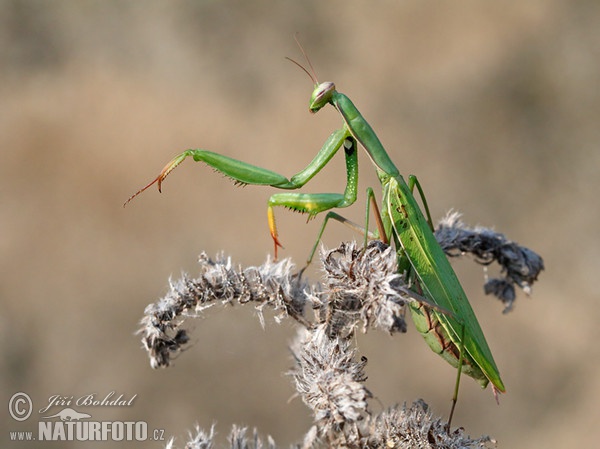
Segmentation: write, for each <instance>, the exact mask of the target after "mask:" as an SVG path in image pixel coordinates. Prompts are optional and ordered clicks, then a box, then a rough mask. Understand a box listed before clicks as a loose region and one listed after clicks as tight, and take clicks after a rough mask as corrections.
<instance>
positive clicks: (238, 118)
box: [0, 0, 600, 448]
mask: <svg viewBox="0 0 600 449" xmlns="http://www.w3.org/2000/svg"><path fill="white" fill-rule="evenodd" d="M295 32H299V33H300V39H301V41H302V43H303V45H304V46H305V48H306V50H307V51H308V53H309V54H310V56H311V58H312V62H313V64H314V66H315V69H316V70H317V73H318V75H319V77H320V79H321V80H332V81H335V82H336V84H337V86H338V89H339V90H340V91H342V92H344V93H346V94H348V95H349V96H350V98H352V99H353V100H354V101H355V103H356V104H357V106H358V107H359V109H360V110H361V111H362V113H363V114H364V115H365V116H366V117H367V119H368V120H369V121H370V122H371V124H372V125H373V127H374V128H375V130H376V132H377V133H378V135H379V136H380V138H381V140H382V141H383V143H384V145H386V147H387V149H388V151H389V153H390V154H391V156H392V158H393V160H395V161H396V163H397V165H398V166H399V168H400V170H401V171H402V172H403V173H404V174H406V175H408V174H409V173H414V174H417V175H418V176H419V178H420V180H421V183H422V184H423V186H424V187H425V189H426V192H427V195H428V200H429V203H430V205H431V207H432V212H433V214H434V216H435V217H437V218H439V217H441V216H442V215H443V214H444V213H445V212H446V211H447V210H448V209H450V208H454V209H457V210H459V211H462V212H463V213H464V219H465V221H467V222H468V223H471V224H482V225H486V226H493V227H495V229H497V230H499V231H502V232H504V233H505V234H506V235H507V236H508V237H509V238H511V239H514V240H516V241H518V242H520V243H522V244H525V245H527V246H529V247H531V248H532V249H534V250H536V251H538V252H539V253H540V254H541V255H542V256H543V257H544V259H545V262H546V271H545V272H543V273H542V276H541V280H540V282H539V284H538V285H536V286H535V288H534V294H533V296H532V298H526V297H524V296H522V295H521V296H520V297H519V299H518V301H517V305H516V309H515V311H514V312H513V313H511V314H509V315H507V316H503V315H502V314H501V310H502V306H501V304H500V303H498V302H496V301H493V300H490V299H489V298H487V297H485V296H484V295H483V293H482V288H481V286H482V282H483V280H482V279H483V272H482V269H481V268H480V267H478V266H476V265H474V264H472V263H470V262H460V263H459V264H458V265H457V270H458V271H459V273H460V275H461V279H464V284H465V287H466V289H467V291H468V292H469V295H470V298H471V301H472V302H473V304H474V307H475V309H476V311H477V314H478V316H479V319H480V321H481V324H482V327H483V329H484V330H485V332H486V335H487V338H488V341H489V343H490V346H491V347H492V350H493V352H494V354H495V358H496V361H497V363H498V365H499V367H500V369H501V372H502V375H503V379H504V381H505V383H506V384H507V388H508V393H507V394H506V395H503V397H502V398H501V404H500V406H496V404H495V402H494V400H493V397H492V395H491V393H490V392H489V391H483V392H482V391H481V390H480V388H479V387H478V385H477V384H476V383H475V382H472V381H471V380H470V379H466V378H465V380H464V382H463V384H462V391H461V398H460V402H459V405H458V409H457V415H456V417H455V424H456V425H460V426H463V427H465V428H466V430H467V431H468V432H469V433H470V434H472V435H474V436H477V435H481V434H488V435H491V436H493V437H494V438H496V439H497V440H498V443H499V445H498V446H499V447H506V448H508V447H520V448H534V447H535V448H538V447H566V446H567V444H568V445H569V447H583V446H588V447H589V446H590V445H592V442H595V441H596V440H597V438H596V437H595V432H594V431H593V429H594V427H592V426H595V425H596V421H597V417H598V403H599V402H600V376H599V375H598V367H599V362H600V361H599V358H598V357H599V350H598V345H597V344H596V342H594V340H593V339H594V338H595V337H596V336H597V334H598V332H597V330H596V329H597V325H598V319H599V318H600V309H599V306H598V299H599V295H598V293H597V288H594V287H593V283H592V280H593V279H594V277H595V276H597V275H598V274H597V271H598V268H599V264H598V246H599V245H598V243H599V237H598V235H599V234H598V231H597V230H598V220H599V218H600V213H599V209H598V193H599V190H598V187H599V177H598V168H599V162H600V157H599V156H600V152H599V151H598V144H599V142H600V126H599V123H600V88H599V87H598V83H599V79H600V3H598V2H596V1H591V0H590V1H579V2H572V1H545V0H544V1H542V0H539V1H530V2H512V1H509V2H496V3H492V2H475V1H466V2H434V1H403V2H396V1H382V2H341V1H328V2H319V1H303V2H293V1H285V2H269V1H253V2H247V1H222V2H218V1H169V2H158V1H145V2H119V1H80V2H67V1H55V2H43V1H34V0H28V1H23V0H22V1H19V0H13V1H9V0H3V1H0V151H1V156H2V157H1V162H0V183H1V184H0V185H1V188H0V207H1V208H0V257H1V258H0V261H1V264H2V265H1V272H0V273H1V276H2V277H1V281H0V307H1V310H2V312H1V315H0V338H1V342H2V344H1V345H0V350H1V354H0V382H1V387H2V396H1V397H0V399H1V400H2V404H3V405H2V410H3V411H2V416H5V415H4V414H5V413H6V404H7V401H8V398H9V397H10V396H11V395H12V394H13V393H15V392H18V391H24V392H27V393H29V394H30V395H31V396H32V399H33V400H34V402H35V406H36V409H39V408H41V407H42V406H44V405H45V404H46V402H47V400H48V397H50V396H52V395H55V394H59V395H64V396H74V397H78V396H81V395H84V394H90V393H95V394H97V395H98V396H100V397H102V396H104V395H106V394H107V393H109V392H110V391H113V390H114V391H116V392H117V394H121V393H123V394H124V395H125V396H126V397H131V396H132V395H134V394H137V398H136V399H135V402H134V405H133V406H132V407H129V408H108V409H106V408H105V409H84V408H77V407H75V408H76V409H79V410H80V411H84V412H89V413H91V414H92V416H93V417H94V418H95V419H98V420H111V421H112V420H135V421H142V420H143V421H147V422H148V424H149V427H150V428H162V429H165V434H166V435H167V436H170V435H174V436H177V437H178V442H179V444H180V445H181V444H183V438H185V436H186V435H187V431H188V430H190V429H192V428H193V426H194V425H195V424H196V423H198V424H199V425H200V426H202V427H204V428H208V427H210V425H211V424H212V423H213V422H216V423H217V430H218V432H219V438H220V441H224V438H225V436H226V435H227V434H228V432H229V429H230V426H231V424H232V423H239V424H246V425H249V426H257V427H258V428H259V430H260V432H261V433H262V434H263V435H264V434H271V435H272V436H273V437H274V438H275V439H276V441H277V443H278V444H280V445H283V446H286V445H288V444H289V443H293V442H297V441H298V440H299V439H300V438H301V437H302V435H303V434H304V432H305V431H306V430H307V429H308V427H309V426H310V423H311V416H310V415H309V413H308V410H307V409H306V408H305V407H304V405H303V404H302V403H301V401H300V400H299V399H294V400H292V401H291V402H288V400H289V399H290V397H291V396H292V394H293V391H294V390H293V388H292V385H291V380H290V379H289V378H288V377H286V376H285V375H284V372H285V371H286V370H287V369H288V368H289V367H290V366H291V363H292V362H291V358H290V355H289V351H288V343H289V341H290V339H291V338H292V337H293V335H294V332H295V331H294V326H293V325H292V323H284V324H283V325H277V324H275V323H274V322H273V320H268V324H267V328H266V330H264V331H263V330H262V329H261V328H260V324H259V322H258V320H257V319H256V317H255V312H254V310H252V308H251V307H245V308H243V307H238V308H234V309H231V308H227V309H223V308H214V309H211V310H209V311H207V313H206V314H205V315H204V317H203V318H201V319H197V320H195V321H190V322H189V324H188V327H191V328H192V329H193V331H192V337H193V339H194V342H193V345H192V346H191V347H190V349H189V350H188V351H187V352H185V353H183V354H182V355H181V356H180V357H179V358H178V359H177V360H176V361H175V364H174V366H172V367H171V368H169V369H167V370H162V371H153V370H151V368H150V367H149V364H148V360H147V357H146V354H145V352H144V351H143V350H142V349H141V347H140V346H141V345H140V341H139V336H137V335H134V332H135V331H136V330H137V327H138V320H139V319H140V318H141V317H142V313H143V310H144V307H145V306H146V305H147V304H148V303H150V302H153V301H155V300H156V299H158V298H159V297H160V296H161V295H162V294H164V293H165V291H166V290H167V285H168V278H169V276H173V277H178V276H179V275H180V273H181V272H182V271H187V272H190V273H191V274H195V273H196V266H195V265H196V262H195V261H196V257H197V255H198V254H199V253H200V252H201V251H203V250H204V251H207V252H208V253H209V254H211V255H214V254H215V253H217V252H218V251H220V250H224V251H226V253H227V254H229V255H231V256H232V257H233V258H234V260H235V261H237V262H240V263H243V264H260V263H262V262H263V261H264V259H265V257H266V256H267V254H269V253H270V252H271V240H270V237H269V233H268V229H267V223H266V201H267V198H268V196H269V195H270V194H271V193H273V192H274V190H273V189H269V188H261V187H251V186H248V187H245V188H236V187H234V186H233V185H232V184H231V183H230V182H229V181H228V180H227V179H225V178H223V177H222V176H220V175H218V174H215V173H213V172H212V170H210V169H208V168H207V167H205V166H202V165H200V164H194V163H192V162H191V161H186V162H185V163H184V164H183V165H182V166H181V167H180V168H179V169H178V171H177V172H176V173H174V174H173V175H171V176H170V177H169V179H168V180H167V182H166V183H165V185H164V193H163V194H162V195H159V194H158V193H157V192H156V191H155V190H152V191H149V192H147V193H145V194H144V195H143V196H141V197H139V198H138V199H136V200H135V202H133V203H132V204H130V205H129V206H128V207H127V208H126V209H123V208H122V207H121V205H122V203H123V201H124V200H125V199H127V197H128V196H129V195H130V194H131V193H133V192H134V191H136V190H137V189H138V188H139V187H141V186H142V185H144V184H145V183H146V182H147V181H149V180H150V179H152V178H153V177H154V176H156V174H157V173H158V171H159V170H160V169H161V168H162V167H163V165H164V164H165V163H166V162H167V161H168V160H169V159H170V158H171V157H173V156H174V155H175V154H177V153H178V152H180V151H181V150H183V149H186V148H190V147H203V148H207V149H211V150H214V151H218V152H222V153H225V154H227V155H230V156H233V157H238V158H240V159H243V160H246V161H249V162H252V163H254V164H256V165H260V166H264V167H267V168H271V169H274V170H276V171H279V172H281V173H283V174H285V175H288V176H290V175H292V174H294V173H296V172H297V171H298V170H300V169H301V168H303V167H304V166H305V165H306V164H307V163H308V162H309V161H310V160H311V158H312V157H313V155H314V154H315V153H316V152H317V150H318V149H319V148H320V146H321V145H322V143H323V142H324V140H325V139H326V137H327V136H328V135H329V133H330V132H331V131H332V130H333V129H335V128H336V127H339V126H340V125H341V121H340V119H339V117H338V116H337V114H336V113H335V111H334V110H333V109H332V108H327V109H325V110H323V111H321V112H320V113H319V114H317V115H316V116H311V115H310V114H309V113H308V110H307V105H308V99H309V96H310V93H311V90H312V85H311V84H310V82H309V80H308V78H307V77H306V76H305V75H304V74H303V73H302V72H301V71H300V70H298V69H297V68H296V67H295V66H293V65H292V64H290V63H289V62H287V61H285V60H284V56H291V57H294V58H297V59H300V57H301V56H300V53H299V50H298V49H297V47H296V45H295V43H294V39H293V35H294V33H295ZM342 159H343V158H341V157H338V158H336V160H334V161H333V163H332V164H331V166H330V167H328V168H327V169H326V170H325V171H324V172H323V173H322V175H321V176H318V177H316V178H315V179H314V180H313V182H311V183H310V184H309V185H308V186H307V188H306V189H305V191H311V192H320V191H342V190H343V185H344V170H343V161H342ZM361 164H362V165H361V166H362V174H361V186H360V190H361V196H360V197H359V201H358V202H357V205H355V206H354V207H353V208H351V209H350V210H347V211H344V213H345V215H346V216H348V217H349V218H351V219H354V220H357V221H360V220H362V216H363V210H364V208H363V205H364V189H365V188H366V187H367V186H369V185H373V186H375V187H376V178H375V176H374V174H373V170H372V168H371V166H370V163H369V161H368V159H367V158H366V157H364V154H361ZM277 212H278V223H279V226H280V233H281V240H282V242H283V243H284V245H285V251H283V252H282V255H283V256H289V257H293V258H294V260H296V261H297V262H298V263H299V264H300V263H301V261H302V260H304V258H305V257H306V254H307V252H308V249H309V247H310V245H311V244H312V242H313V239H314V238H315V235H316V231H317V227H318V226H319V224H320V220H319V219H317V220H315V221H313V222H311V223H309V224H308V225H307V224H305V217H303V216H300V215H297V214H293V213H291V212H287V211H285V210H279V211H277ZM351 238H356V236H355V235H353V234H352V233H351V232H349V231H347V230H345V229H342V227H340V226H335V225H332V226H331V228H330V229H329V231H328V232H327V234H326V238H325V243H326V244H327V245H329V246H334V245H337V244H338V243H339V242H340V241H341V240H343V239H351ZM317 275H318V273H317V272H315V271H313V272H312V273H311V276H313V277H316V276H317ZM358 344H359V347H360V349H361V351H362V354H363V355H365V356H367V357H368V358H369V365H368V367H367V373H368V375H369V380H368V386H369V388H370V389H371V390H372V391H373V393H374V394H375V396H376V398H377V399H376V400H374V401H373V403H372V407H373V410H379V409H380V408H381V406H382V405H383V406H387V405H390V404H393V403H395V402H404V401H408V402H411V401H413V400H414V399H416V398H419V397H422V398H423V399H425V400H426V402H428V403H429V404H430V406H431V407H432V408H433V410H434V412H435V413H437V414H440V415H443V416H447V413H448V409H449V405H450V404H449V398H450V396H451V393H452V387H453V382H454V371H453V370H452V369H451V368H450V367H449V366H448V365H446V364H445V363H444V362H443V361H442V360H441V359H439V358H438V357H436V356H435V355H433V353H431V352H430V351H429V349H428V348H427V347H426V346H425V345H424V344H423V342H422V339H421V338H420V336H418V334H417V333H416V332H415V331H414V329H413V328H412V327H410V328H409V333H408V334H407V335H404V336H397V337H394V338H391V337H389V336H387V335H381V334H377V333H370V334H368V335H364V336H361V337H360V338H359V340H358ZM54 410H56V411H58V410H60V409H59V408H57V409H54ZM38 419H39V414H37V411H35V410H34V414H33V416H32V418H31V419H30V420H29V421H28V422H26V423H16V422H14V421H12V419H9V418H8V417H7V418H6V419H4V418H3V419H2V424H1V426H2V436H1V438H2V444H1V445H2V446H3V447H24V444H22V443H11V442H10V441H9V439H8V431H9V430H35V429H36V428H37V421H38ZM129 445H131V446H133V447H162V443H160V444H159V443H156V442H144V443H130V444H129ZM41 446H43V445H42V444H38V447H41ZM61 446H62V447H92V446H93V447H98V445H97V444H96V445H94V444H93V443H83V442H79V443H67V444H61ZM123 446H125V444H123V443H114V444H111V443H104V444H102V447H123ZM29 447H36V446H35V444H30V445H29Z"/></svg>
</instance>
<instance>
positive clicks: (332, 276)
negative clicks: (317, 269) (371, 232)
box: [322, 240, 410, 336]
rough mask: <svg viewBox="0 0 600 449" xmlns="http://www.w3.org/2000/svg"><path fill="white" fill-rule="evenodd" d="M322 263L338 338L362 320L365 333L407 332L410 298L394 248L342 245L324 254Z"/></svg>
mask: <svg viewBox="0 0 600 449" xmlns="http://www.w3.org/2000/svg"><path fill="white" fill-rule="evenodd" d="M322 261H323V269H324V291H325V292H326V293H327V294H328V295H329V297H328V315H329V320H330V324H331V325H332V326H331V327H332V328H333V331H334V333H335V334H336V335H340V336H343V334H344V331H345V332H346V333H351V330H352V328H353V327H354V325H355V323H356V322H357V321H359V320H360V321H362V324H363V331H366V329H367V328H369V327H373V328H377V329H381V330H385V331H386V332H389V333H394V332H406V321H405V320H404V312H405V308H404V306H405V305H406V303H407V302H408V301H410V298H408V297H407V296H406V295H405V294H404V292H403V290H402V287H403V286H404V281H403V278H402V276H401V275H400V274H398V266H397V262H396V254H395V251H394V249H393V248H392V247H390V246H388V245H385V244H384V243H382V242H381V241H378V240H376V241H372V242H370V243H369V244H368V245H367V247H366V248H357V245H356V242H350V243H342V244H341V245H340V246H339V247H338V248H336V249H333V250H331V251H323V252H322Z"/></svg>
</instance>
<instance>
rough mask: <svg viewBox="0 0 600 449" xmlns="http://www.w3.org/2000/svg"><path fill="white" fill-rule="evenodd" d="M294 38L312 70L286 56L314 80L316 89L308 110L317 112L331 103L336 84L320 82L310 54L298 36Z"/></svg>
mask: <svg viewBox="0 0 600 449" xmlns="http://www.w3.org/2000/svg"><path fill="white" fill-rule="evenodd" d="M294 39H295V40H296V43H297V44H298V47H300V51H301V52H302V55H303V56H304V59H305V60H306V62H307V63H308V67H310V72H309V71H308V69H307V68H306V67H304V66H303V65H302V64H300V63H299V62H298V61H294V60H293V59H292V58H288V57H287V56H286V57H285V59H287V60H288V61H290V62H293V63H294V64H296V65H297V66H298V67H300V68H301V69H302V70H303V71H304V73H306V74H307V75H308V77H309V78H310V79H311V81H312V82H313V84H314V86H315V90H313V93H312V96H311V97H310V104H309V106H308V110H309V111H310V112H311V113H313V114H314V113H315V112H317V111H318V110H320V109H321V108H322V107H323V106H325V105H326V104H327V103H331V98H332V97H333V93H334V92H335V84H333V83H332V82H331V81H326V82H324V83H319V81H318V80H317V74H316V73H315V69H314V67H313V66H312V63H311V62H310V59H309V58H308V55H307V54H306V52H305V51H304V48H303V47H302V45H301V44H300V42H299V41H298V36H294Z"/></svg>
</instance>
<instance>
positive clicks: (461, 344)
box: [448, 325, 465, 432]
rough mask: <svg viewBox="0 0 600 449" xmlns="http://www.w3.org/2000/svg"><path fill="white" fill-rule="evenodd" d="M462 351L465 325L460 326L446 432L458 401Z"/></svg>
mask: <svg viewBox="0 0 600 449" xmlns="http://www.w3.org/2000/svg"><path fill="white" fill-rule="evenodd" d="M464 351H465V326H464V325H463V326H462V331H461V338H460V348H459V352H458V371H457V373H456V382H455V384H454V394H453V395H452V406H451V407H450V415H449V416H448V432H450V426H451V425H452V417H453V416H454V410H455V409H456V403H457V402H458V389H459V387H460V377H461V374H462V367H463V364H464V360H465V359H464Z"/></svg>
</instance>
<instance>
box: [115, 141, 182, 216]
mask: <svg viewBox="0 0 600 449" xmlns="http://www.w3.org/2000/svg"><path fill="white" fill-rule="evenodd" d="M187 156H188V153H187V151H186V152H184V153H181V154H180V155H178V156H177V157H175V158H173V159H172V160H171V161H169V163H168V164H167V165H165V166H164V168H163V169H162V170H161V171H160V174H159V175H158V176H157V177H156V178H154V179H153V180H152V181H151V182H150V183H149V184H148V185H146V186H144V187H142V188H141V189H140V190H138V191H137V192H135V193H134V194H133V195H131V196H130V197H129V198H127V201H125V202H124V203H123V207H125V206H127V204H129V202H130V201H131V200H132V199H134V198H135V197H136V196H138V195H139V194H140V193H142V192H144V191H145V190H147V189H148V188H150V187H152V186H153V185H154V184H155V183H156V184H157V186H158V191H159V192H160V193H162V182H163V181H164V180H165V178H166V177H167V176H169V173H171V172H172V171H173V170H175V168H176V167H177V166H178V165H179V164H181V163H182V162H183V160H184V159H185V158H186V157H187Z"/></svg>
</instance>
